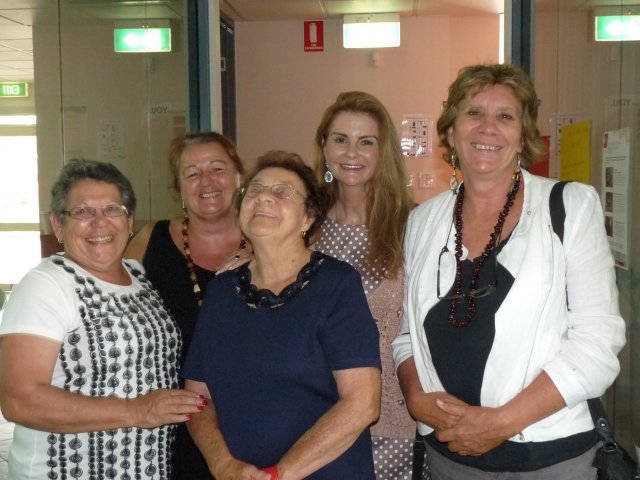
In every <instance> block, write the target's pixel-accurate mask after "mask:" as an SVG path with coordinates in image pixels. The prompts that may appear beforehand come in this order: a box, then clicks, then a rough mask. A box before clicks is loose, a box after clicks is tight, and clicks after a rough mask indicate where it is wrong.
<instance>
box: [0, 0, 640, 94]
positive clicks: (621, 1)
mask: <svg viewBox="0 0 640 480" xmlns="http://www.w3.org/2000/svg"><path fill="white" fill-rule="evenodd" d="M184 1H191V0H146V1H144V0H59V1H58V0H0V81H29V82H31V81H33V42H32V34H31V30H32V26H33V25H35V24H38V23H40V22H42V23H46V22H49V23H50V22H55V23H57V22H58V19H59V18H60V17H62V18H63V19H65V20H67V19H70V20H77V19H78V18H91V19H103V20H107V21H113V20H123V19H141V18H142V19H144V18H174V19H177V18H180V17H182V14H183V5H184V3H183V2H184ZM634 3H640V0H537V1H536V8H537V9H540V10H545V9H559V8H561V9H562V10H580V9H589V8H594V7H596V6H621V5H623V6H626V5H629V6H631V5H633V4H634ZM503 5H504V0H220V6H221V11H222V12H223V14H224V15H225V16H227V17H228V18H230V19H231V20H234V21H238V22H242V21H266V20H324V19H331V18H340V17H341V16H342V15H345V14H353V13H383V12H399V13H400V14H401V15H403V16H415V15H436V14H478V13H500V12H501V11H502V10H503Z"/></svg>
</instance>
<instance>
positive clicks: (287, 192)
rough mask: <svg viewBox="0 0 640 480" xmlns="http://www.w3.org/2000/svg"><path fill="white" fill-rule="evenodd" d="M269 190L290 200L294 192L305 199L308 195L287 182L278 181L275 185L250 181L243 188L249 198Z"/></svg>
mask: <svg viewBox="0 0 640 480" xmlns="http://www.w3.org/2000/svg"><path fill="white" fill-rule="evenodd" d="M267 190H269V191H270V192H271V195H273V196H274V197H276V198H277V199H279V200H288V199H290V198H291V197H293V195H294V194H298V195H300V196H301V197H302V199H303V200H306V197H305V196H304V195H302V194H301V193H300V192H299V191H298V190H296V189H295V188H293V187H292V186H291V185H287V184H286V183H276V184H275V185H262V184H261V183H250V184H249V185H247V186H246V187H244V188H243V189H242V195H243V196H244V197H248V198H255V197H257V196H258V195H260V194H261V193H262V192H263V191H267Z"/></svg>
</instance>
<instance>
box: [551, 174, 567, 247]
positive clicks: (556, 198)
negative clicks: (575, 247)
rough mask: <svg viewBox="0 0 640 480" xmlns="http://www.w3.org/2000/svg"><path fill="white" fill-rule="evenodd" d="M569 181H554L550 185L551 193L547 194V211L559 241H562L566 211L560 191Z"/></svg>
mask: <svg viewBox="0 0 640 480" xmlns="http://www.w3.org/2000/svg"><path fill="white" fill-rule="evenodd" d="M567 183H569V181H562V182H558V183H556V184H555V185H554V186H553V187H551V194H550V195H549V213H550V214H551V226H552V227H553V231H554V232H555V233H556V235H558V238H560V242H563V241H564V217H565V216H566V215H567V212H566V211H565V209H564V200H563V199H562V192H563V190H564V187H565V185H566V184H567Z"/></svg>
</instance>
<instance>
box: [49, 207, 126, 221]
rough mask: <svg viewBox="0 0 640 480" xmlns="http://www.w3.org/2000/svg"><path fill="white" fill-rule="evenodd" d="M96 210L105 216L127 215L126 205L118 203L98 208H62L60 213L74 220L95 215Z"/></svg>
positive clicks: (86, 218) (87, 218)
mask: <svg viewBox="0 0 640 480" xmlns="http://www.w3.org/2000/svg"><path fill="white" fill-rule="evenodd" d="M98 210H100V211H101V212H102V215H104V216H105V217H121V216H123V215H129V210H128V209H127V207H125V206H124V205H118V204H117V203H112V204H109V205H105V206H104V207H98V208H93V207H74V208H72V209H70V210H63V211H62V213H64V214H65V215H67V216H69V217H71V218H75V219H76V220H89V219H91V218H94V217H95V216H96V215H97V213H98Z"/></svg>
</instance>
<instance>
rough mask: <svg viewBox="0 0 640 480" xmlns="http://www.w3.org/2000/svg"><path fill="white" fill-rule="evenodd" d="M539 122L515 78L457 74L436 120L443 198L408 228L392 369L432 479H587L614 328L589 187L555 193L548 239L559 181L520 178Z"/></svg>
mask: <svg viewBox="0 0 640 480" xmlns="http://www.w3.org/2000/svg"><path fill="white" fill-rule="evenodd" d="M537 113H538V98H537V95H536V92H535V89H534V86H533V83H532V82H531V80H530V79H529V77H528V76H527V75H526V73H524V72H523V71H522V70H521V69H520V68H518V67H516V66H513V65H475V66H469V67H465V68H463V69H462V70H461V71H460V73H459V75H458V77H457V79H456V80H455V81H454V82H453V84H452V85H451V86H450V87H449V96H448V99H447V101H446V104H445V107H444V111H443V112H442V114H441V116H440V118H439V120H438V122H437V131H438V135H439V137H440V141H441V145H442V146H443V147H445V149H446V152H445V160H446V161H447V162H448V163H449V164H450V165H451V166H452V169H453V172H452V179H451V191H449V192H444V193H442V194H440V195H439V196H437V197H435V198H433V199H431V200H429V201H427V202H426V203H425V204H423V205H421V206H419V207H418V208H417V209H416V210H414V212H413V213H412V215H411V217H410V219H409V224H408V228H407V236H406V242H405V252H406V254H405V255H406V256H405V268H406V281H407V285H406V290H405V292H406V293H405V303H404V305H405V312H406V314H405V319H404V322H403V327H402V330H401V333H400V335H399V336H398V337H397V338H396V340H395V341H394V344H393V347H394V359H395V362H396V365H397V375H398V379H399V381H400V385H401V388H402V390H403V392H404V395H405V397H406V399H407V406H408V408H409V411H410V412H411V414H412V415H413V416H414V418H416V419H417V420H418V422H419V423H418V427H419V431H420V433H421V434H422V435H424V439H425V442H426V448H427V454H428V455H427V458H428V464H429V467H430V471H431V475H432V478H433V479H434V480H442V479H462V478H465V479H467V478H474V479H496V478H497V479H520V480H527V479H531V480H533V479H541V478H553V479H554V480H578V479H580V480H595V479H596V477H597V471H596V469H595V467H593V466H592V462H593V458H594V455H595V451H596V449H597V444H598V435H597V434H596V432H595V430H594V425H593V422H592V420H591V415H590V413H589V408H588V404H587V400H588V399H590V398H594V397H599V396H601V395H602V394H603V393H604V392H605V390H606V389H607V387H609V385H611V383H612V382H613V381H614V379H615V378H616V375H617V374H618V371H619V362H618V359H617V356H616V355H617V353H618V352H619V351H620V349H621V348H622V346H623V345H624V343H625V325H624V321H623V319H622V318H621V317H620V313H619V311H618V302H617V289H616V283H615V272H614V263H613V258H612V256H611V253H610V251H609V244H608V241H607V237H606V234H605V230H604V219H603V213H602V209H601V206H600V201H599V197H598V194H597V193H596V191H595V189H593V187H590V186H587V185H582V184H578V183H575V182H574V183H569V184H567V185H566V186H565V188H564V193H563V199H562V202H563V204H564V206H565V209H566V219H565V221H564V240H560V238H559V236H558V235H557V234H556V233H555V231H554V228H553V227H552V223H551V218H552V217H551V212H550V192H551V189H552V187H553V185H554V184H555V183H556V182H555V181H553V180H550V179H545V178H541V177H537V176H534V175H532V174H530V173H529V172H528V171H527V170H526V168H527V167H529V166H530V165H531V164H532V163H533V162H534V161H535V160H536V159H538V158H539V157H540V156H541V155H542V153H543V145H542V142H541V140H540V137H539V132H538V129H537V127H536V120H537ZM458 169H459V170H460V172H461V173H462V178H463V179H464V181H463V183H461V184H458V182H457V177H456V170H458Z"/></svg>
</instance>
